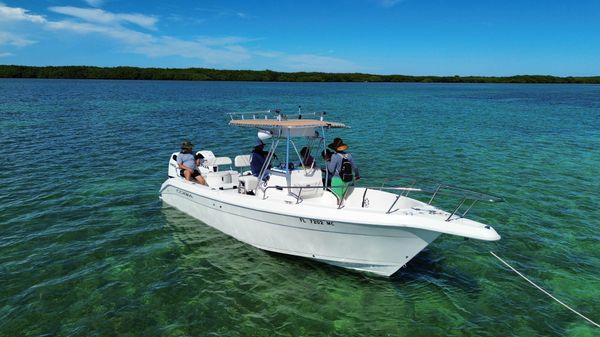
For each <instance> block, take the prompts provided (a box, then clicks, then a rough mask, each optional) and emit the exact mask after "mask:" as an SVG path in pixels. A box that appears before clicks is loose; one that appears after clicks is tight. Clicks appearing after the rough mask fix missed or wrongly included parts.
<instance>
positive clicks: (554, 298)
mask: <svg viewBox="0 0 600 337" xmlns="http://www.w3.org/2000/svg"><path fill="white" fill-rule="evenodd" d="M490 254H492V255H494V257H495V258H497V259H498V260H500V262H502V263H504V265H506V266H507V267H508V268H510V269H512V271H514V272H515V273H517V274H518V275H519V276H521V277H522V278H524V279H525V280H526V281H527V282H529V283H531V284H532V285H533V286H534V287H536V288H538V289H539V290H540V291H541V292H543V293H544V294H546V295H548V296H550V297H551V298H552V299H553V300H555V301H556V302H558V303H560V304H562V305H563V306H564V307H565V308H567V309H569V310H571V311H572V312H574V313H576V314H577V315H579V316H580V317H581V318H583V319H585V320H586V321H588V322H590V323H592V324H593V325H595V326H596V327H598V328H600V325H599V324H598V323H596V322H594V321H592V320H591V319H589V318H587V317H585V316H584V315H582V314H580V313H579V312H577V311H576V310H575V309H573V308H571V307H570V306H568V305H566V304H564V303H563V302H561V301H560V300H559V299H558V298H556V297H554V296H552V294H550V293H549V292H547V291H546V290H544V289H542V287H540V286H538V285H537V284H535V283H533V282H532V281H531V280H529V279H528V278H527V277H525V275H523V274H521V273H519V271H517V270H516V269H515V268H513V267H512V266H511V265H510V264H508V263H507V262H506V261H504V260H502V259H501V258H500V257H499V256H498V255H496V254H494V252H490Z"/></svg>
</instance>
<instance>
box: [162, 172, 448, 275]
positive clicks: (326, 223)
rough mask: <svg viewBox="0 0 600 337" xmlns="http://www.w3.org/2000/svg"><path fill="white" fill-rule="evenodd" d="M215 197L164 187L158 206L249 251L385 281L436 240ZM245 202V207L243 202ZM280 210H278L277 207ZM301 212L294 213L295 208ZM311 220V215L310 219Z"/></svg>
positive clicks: (424, 233) (426, 234)
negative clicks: (304, 260) (321, 264)
mask: <svg viewBox="0 0 600 337" xmlns="http://www.w3.org/2000/svg"><path fill="white" fill-rule="evenodd" d="M220 192H221V191H215V190H209V189H200V188H185V189H184V188H182V187H178V186H175V185H171V184H169V183H168V182H165V184H164V185H163V188H162V189H161V198H162V200H163V202H164V203H166V204H168V205H170V206H172V207H175V208H177V209H179V210H180V211H182V212H184V213H186V214H188V215H190V216H192V217H194V218H196V219H198V220H200V221H202V222H204V223H206V224H207V225H209V226H211V227H213V228H215V229H217V230H219V231H221V232H223V233H225V234H227V235H229V236H231V237H233V238H235V239H237V240H240V241H242V242H245V243H247V244H250V245H252V246H254V247H257V248H260V249H263V250H267V251H272V252H277V253H283V254H289V255H295V256H301V257H306V258H310V259H314V260H317V261H321V262H325V263H328V264H332V265H335V266H339V267H343V268H348V269H353V270H359V271H365V272H371V273H375V274H378V275H384V276H390V275H392V274H393V273H395V272H396V271H397V270H398V269H399V268H401V267H402V266H403V265H405V264H406V263H407V262H408V261H410V259H412V258H413V257H414V256H415V255H416V254H418V253H419V252H420V251H421V250H423V249H424V248H425V247H426V246H427V245H428V244H430V243H431V242H432V241H433V240H435V239H436V238H437V237H438V236H439V234H440V233H439V232H434V231H428V230H423V229H418V228H410V227H403V226H400V225H399V226H389V225H388V226H383V225H382V226H378V225H373V224H364V223H360V222H359V221H360V220H359V219H356V221H357V222H350V221H336V220H335V219H333V220H331V217H329V218H328V219H329V220H323V219H319V217H318V216H317V217H316V218H315V217H314V215H313V217H309V216H306V215H304V214H302V213H300V212H298V213H296V214H290V213H289V212H278V211H277V209H278V208H277V207H273V211H265V210H264V209H257V208H256V203H269V202H271V203H273V206H276V204H275V203H274V202H272V201H269V200H268V199H267V200H263V199H261V198H257V197H254V198H248V200H239V199H240V198H237V199H236V198H223V197H222V194H219V193H220ZM248 201H249V202H248ZM280 208H281V206H280ZM298 209H299V210H301V209H300V208H298ZM313 214H314V213H313Z"/></svg>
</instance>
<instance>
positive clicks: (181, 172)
mask: <svg viewBox="0 0 600 337" xmlns="http://www.w3.org/2000/svg"><path fill="white" fill-rule="evenodd" d="M184 171H185V170H180V171H179V175H181V176H182V177H184V178H185V174H183V172H184ZM199 175H200V172H198V170H194V172H193V173H192V178H196V177H197V176H199Z"/></svg>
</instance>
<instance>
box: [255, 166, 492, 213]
mask: <svg viewBox="0 0 600 337" xmlns="http://www.w3.org/2000/svg"><path fill="white" fill-rule="evenodd" d="M373 178H374V177H367V178H361V180H359V181H356V182H355V183H359V182H360V181H362V179H373ZM386 178H387V180H388V181H389V180H392V179H398V178H401V179H411V182H410V186H409V187H397V186H385V183H383V184H382V185H381V186H363V185H361V184H351V185H349V186H348V187H349V188H347V189H346V190H345V192H344V195H342V198H341V199H342V200H341V202H340V203H339V205H338V209H339V208H342V207H343V202H344V200H346V196H347V195H348V193H349V191H350V190H351V189H350V187H353V188H364V189H365V191H364V192H363V194H362V203H361V205H362V206H361V207H362V208H364V207H365V205H366V200H367V199H366V197H367V192H368V190H369V189H371V190H380V191H381V190H386V191H398V192H399V194H397V196H396V198H395V199H394V202H393V203H392V204H391V205H390V207H389V208H388V210H387V211H386V214H390V213H393V212H395V211H396V210H397V209H396V210H393V208H394V206H395V205H396V204H397V203H398V200H399V199H400V198H401V197H407V196H408V194H409V193H410V192H420V193H425V194H431V198H429V202H428V203H427V204H428V205H431V203H432V202H433V201H434V199H435V198H436V197H437V196H439V195H447V196H453V197H459V198H460V201H459V203H458V205H457V206H456V207H454V209H453V211H452V212H451V213H450V215H449V216H448V218H446V221H450V220H452V217H454V216H455V215H456V216H458V219H459V218H463V217H465V216H466V215H467V213H469V211H470V210H471V209H472V208H473V206H474V205H475V204H476V203H478V202H490V203H497V202H504V198H502V197H499V196H496V195H492V194H488V193H483V192H478V191H475V190H470V189H466V188H462V187H457V186H453V185H447V184H442V183H435V184H436V185H435V186H436V187H435V188H434V189H425V188H417V187H414V186H415V185H416V184H417V182H419V181H427V182H430V183H432V182H434V181H433V180H431V179H421V178H414V177H408V176H398V177H386ZM327 187H329V186H291V185H288V186H266V187H264V188H262V190H263V199H266V198H267V196H266V194H267V190H269V189H273V188H275V189H277V190H283V189H288V193H289V195H291V196H292V197H295V198H296V204H299V203H301V202H302V201H303V199H302V191H303V190H306V189H325V188H327ZM291 189H298V194H296V193H293V192H292V191H291ZM467 201H472V202H471V203H467V205H469V206H468V207H467V208H466V209H465V210H464V211H462V212H460V211H461V209H462V207H463V205H465V203H466V202H467Z"/></svg>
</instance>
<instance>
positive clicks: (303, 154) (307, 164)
mask: <svg viewBox="0 0 600 337" xmlns="http://www.w3.org/2000/svg"><path fill="white" fill-rule="evenodd" d="M300 158H301V160H302V162H300V166H303V167H304V168H306V169H309V168H313V166H314V165H315V159H314V158H313V157H312V156H311V155H310V150H309V149H308V147H306V146H305V147H303V148H302V149H301V150H300Z"/></svg>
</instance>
